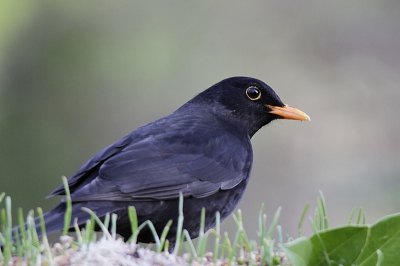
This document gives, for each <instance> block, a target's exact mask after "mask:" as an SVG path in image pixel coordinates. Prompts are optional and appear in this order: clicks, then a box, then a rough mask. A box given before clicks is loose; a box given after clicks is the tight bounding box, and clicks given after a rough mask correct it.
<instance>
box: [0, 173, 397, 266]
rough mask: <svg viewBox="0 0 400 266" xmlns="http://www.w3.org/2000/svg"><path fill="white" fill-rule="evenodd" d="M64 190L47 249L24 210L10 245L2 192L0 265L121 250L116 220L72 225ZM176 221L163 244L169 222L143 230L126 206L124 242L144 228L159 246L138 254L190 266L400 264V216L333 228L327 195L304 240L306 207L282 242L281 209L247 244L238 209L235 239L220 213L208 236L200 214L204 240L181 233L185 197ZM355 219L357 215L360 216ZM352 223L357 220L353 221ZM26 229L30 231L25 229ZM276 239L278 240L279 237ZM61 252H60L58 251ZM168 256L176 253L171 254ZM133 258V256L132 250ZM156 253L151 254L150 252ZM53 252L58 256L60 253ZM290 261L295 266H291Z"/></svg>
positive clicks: (262, 217) (264, 220) (42, 227)
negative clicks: (56, 230)
mask: <svg viewBox="0 0 400 266" xmlns="http://www.w3.org/2000/svg"><path fill="white" fill-rule="evenodd" d="M63 182H64V185H65V187H66V195H67V196H66V200H67V206H68V207H67V211H66V213H65V227H64V230H63V236H64V238H61V244H56V245H54V246H53V247H51V246H50V245H49V242H48V240H47V236H46V233H45V232H46V228H45V224H44V219H43V212H42V210H41V209H40V208H38V209H37V216H39V217H40V219H39V220H40V230H41V232H43V234H42V235H43V236H42V238H41V239H39V238H38V233H37V232H36V229H35V228H36V227H35V224H34V218H33V217H34V215H33V211H30V212H29V213H28V215H27V217H26V218H24V216H23V212H22V210H21V209H19V212H18V224H19V226H20V227H21V231H20V235H19V236H17V237H16V240H15V242H13V240H12V217H11V209H12V207H11V199H10V197H8V196H6V195H5V193H2V194H0V204H1V205H3V204H4V207H3V208H2V209H1V210H0V230H1V233H0V242H1V243H3V248H2V251H1V252H0V266H2V265H6V264H7V263H6V262H10V261H11V260H13V261H14V262H16V261H17V262H25V263H26V264H27V265H55V264H56V261H57V260H59V257H57V254H58V255H59V254H61V255H64V256H66V255H68V254H70V252H69V251H71V250H72V251H79V250H89V247H92V246H95V245H96V244H97V243H99V242H96V241H100V242H101V241H104V240H105V241H109V242H110V243H111V245H114V244H117V241H120V240H117V238H118V236H117V233H116V232H117V225H116V224H117V218H118V217H117V215H115V214H111V215H110V214H107V215H106V217H105V218H104V220H103V221H101V220H100V219H99V218H98V217H97V216H96V215H95V213H93V212H92V211H91V210H89V209H86V208H85V209H84V210H85V211H87V212H88V213H89V214H90V215H91V219H90V220H88V221H87V223H86V226H85V227H84V228H82V229H80V228H79V227H78V225H77V222H76V221H72V220H71V198H70V195H69V191H68V187H67V182H66V179H65V178H64V179H63ZM179 200H180V202H179V217H178V224H177V228H178V230H177V235H176V239H177V241H176V242H175V243H174V244H173V246H172V244H171V243H169V242H168V240H167V239H166V236H167V234H168V231H169V229H170V226H171V225H172V221H169V222H168V223H167V225H166V226H165V228H164V230H163V232H162V233H161V235H158V234H157V233H156V230H155V228H154V226H153V224H152V223H151V222H150V221H146V222H145V223H143V224H138V219H137V213H136V210H135V208H134V207H133V206H132V207H129V208H128V214H129V220H130V223H131V228H132V232H133V234H132V236H131V237H130V239H129V240H128V241H127V243H128V244H129V245H134V247H135V250H137V249H136V247H137V246H135V243H136V241H137V239H138V235H139V233H140V231H141V230H142V229H143V228H144V227H148V228H150V230H151V231H152V233H153V236H154V244H152V245H143V244H140V248H145V249H150V248H153V250H154V251H155V252H156V253H154V252H153V253H154V254H164V255H165V256H167V254H168V256H175V257H174V258H178V257H182V256H183V257H184V260H185V261H186V262H188V263H189V264H192V263H194V262H196V263H198V264H201V263H203V262H204V261H207V262H213V263H214V265H222V264H224V265H268V266H273V265H275V266H277V265H296V266H302V265H305V266H308V265H372V266H375V265H376V266H384V265H395V264H396V263H397V262H398V261H400V254H399V253H398V250H399V249H400V238H399V237H398V236H399V235H400V214H393V215H389V216H387V217H384V218H382V219H381V220H379V221H378V222H376V223H375V224H373V225H371V226H370V225H366V224H365V220H366V218H365V212H364V211H363V209H362V208H359V209H358V213H357V208H353V210H352V211H351V213H350V217H349V218H348V219H347V224H346V225H344V226H342V227H337V228H329V224H328V212H327V207H326V203H325V199H324V196H323V194H322V192H320V196H319V198H317V207H316V209H315V211H314V215H313V217H309V219H308V220H309V222H310V224H311V227H312V228H313V230H314V234H313V235H312V236H311V237H304V236H302V227H303V224H304V221H305V220H306V217H307V212H308V209H309V204H308V203H307V204H306V206H305V208H304V211H303V213H302V215H301V218H300V221H299V225H298V234H299V237H298V238H296V239H293V238H289V240H288V242H286V243H283V237H282V229H281V227H280V226H279V225H278V219H279V215H280V212H281V208H278V210H277V211H276V213H275V215H274V217H273V218H272V220H271V221H267V216H266V215H265V213H264V205H261V208H260V212H259V216H258V238H257V239H255V240H254V239H249V237H248V235H247V232H246V230H245V226H244V224H243V219H242V217H243V214H242V211H241V210H238V211H237V213H236V214H232V217H233V219H234V221H235V224H236V233H235V234H234V235H233V237H230V236H229V235H228V233H226V232H224V233H223V232H221V228H220V215H219V213H216V226H215V228H213V229H210V230H208V231H204V224H205V210H204V209H203V210H202V213H201V216H200V217H199V219H200V221H201V226H200V232H199V237H198V238H197V241H195V242H194V241H192V239H191V238H190V236H189V233H188V231H186V230H185V229H183V220H184V216H183V200H184V199H183V196H182V195H180V199H179ZM356 214H357V215H356ZM353 220H355V222H353ZM25 223H26V224H27V226H26V227H25V226H24V224H25ZM71 223H72V224H73V227H74V228H75V233H76V238H75V239H74V240H71V238H70V237H66V236H67V235H68V233H69V228H70V225H71ZM95 225H97V227H98V228H100V230H101V233H100V239H98V235H97V234H96V233H95V232H94V228H95ZM274 236H276V237H274ZM55 250H56V251H55ZM167 251H169V252H170V253H171V255H169V253H168V252H167ZM135 252H136V251H135ZM153 253H152V254H153ZM55 254H56V255H55ZM290 263H292V264H290ZM393 263H394V264H393Z"/></svg>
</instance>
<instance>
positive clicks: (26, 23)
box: [0, 0, 400, 237]
mask: <svg viewBox="0 0 400 266" xmlns="http://www.w3.org/2000/svg"><path fill="white" fill-rule="evenodd" d="M399 29H400V2H399V1H396V0H392V1H389V0H388V1H385V0H384V1H364V0H356V1H345V0H339V1H310V0H305V1H229V2H226V1H105V0H103V1H77V0H71V1H50V0H49V1H47V0H41V1H39V0H36V1H11V0H1V1H0V192H1V191H4V192H6V193H7V195H10V196H11V197H12V200H13V207H14V210H15V211H16V210H17V207H23V209H24V210H25V211H27V210H29V209H32V208H36V207H38V206H41V207H42V208H43V209H44V210H49V209H50V208H51V207H52V206H54V205H55V204H56V203H57V202H58V201H59V198H55V199H54V198H52V199H48V200H45V197H46V196H47V195H48V194H49V193H50V192H51V191H52V190H53V189H54V188H55V187H57V186H58V185H60V184H61V179H60V177H61V176H62V175H65V176H67V177H70V176H71V175H73V174H74V173H75V171H76V170H77V169H78V168H79V167H80V166H81V165H82V164H83V163H84V162H86V160H88V159H89V158H91V157H92V156H93V155H95V154H96V153H97V152H99V151H100V150H101V149H102V148H104V147H105V146H107V145H109V144H111V143H113V142H115V141H117V140H118V139H119V138H121V137H122V136H124V135H126V134H128V133H129V132H130V131H132V130H133V129H135V128H137V127H139V126H141V125H143V124H145V123H147V122H150V121H153V120H155V119H157V118H160V117H162V116H164V115H167V114H169V113H171V112H173V111H174V110H175V109H177V108H178V107H179V106H180V105H182V104H183V103H185V102H186V101H187V100H189V99H190V98H192V97H193V96H194V95H196V94H197V93H199V92H201V91H202V90H204V89H206V88H208V87H209V86H211V85H213V84H214V83H216V82H218V81H220V80H222V79H224V78H227V77H231V76H237V75H240V76H252V77H256V78H259V79H262V80H264V81H265V82H267V83H268V84H269V85H270V86H272V87H273V88H274V89H275V90H276V91H277V92H278V94H279V95H280V97H281V99H282V100H283V101H284V102H285V103H287V104H289V105H292V106H295V107H297V108H299V109H301V110H303V111H305V112H306V113H308V114H309V115H310V116H311V118H312V121H311V122H307V123H301V122H297V121H278V122H274V123H272V125H269V126H267V127H266V128H264V129H263V130H261V131H259V132H258V133H257V134H256V135H255V137H254V138H253V141H252V142H253V148H254V158H255V160H254V169H253V172H252V177H251V181H250V184H249V186H248V189H247V191H246V193H245V195H244V197H243V200H242V201H241V203H240V205H239V207H240V208H241V209H242V210H243V212H244V216H245V217H244V222H245V226H246V228H247V231H248V234H249V235H250V236H251V237H255V236H256V230H257V217H258V212H259V209H260V206H261V203H263V202H264V203H265V210H266V213H267V215H268V217H269V221H271V219H272V216H273V214H274V213H275V211H276V209H277V208H278V207H279V206H282V207H283V211H282V213H281V217H280V220H279V224H280V225H282V227H283V232H284V233H285V234H288V235H291V236H296V235H297V224H298V221H299V219H300V216H301V212H302V210H303V208H304V206H305V204H306V202H310V203H311V208H310V211H309V215H313V211H314V208H315V206H316V204H315V202H316V200H315V199H316V197H317V196H318V191H319V190H322V191H323V193H324V195H325V198H326V201H327V203H328V216H329V219H330V225H331V226H337V225H342V224H344V223H346V222H347V218H348V216H349V214H350V212H351V210H352V208H353V207H354V206H362V207H363V208H364V210H365V211H366V213H367V222H369V223H373V222H375V221H376V220H378V219H379V218H381V217H383V216H384V215H388V214H391V213H394V212H399V211H400V196H399V191H400V118H399V114H400V104H399V101H400V88H399V86H400V31H399ZM309 228H310V226H309V225H308V222H306V223H305V226H304V231H305V233H306V234H307V233H308V234H309V233H310V232H311V230H310V229H309ZM223 230H227V231H228V232H230V234H231V235H232V234H233V230H234V222H233V219H232V218H228V219H227V220H226V221H225V222H224V223H223Z"/></svg>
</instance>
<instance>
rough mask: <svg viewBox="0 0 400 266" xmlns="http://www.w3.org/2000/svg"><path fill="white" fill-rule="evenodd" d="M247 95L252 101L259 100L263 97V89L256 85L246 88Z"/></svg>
mask: <svg viewBox="0 0 400 266" xmlns="http://www.w3.org/2000/svg"><path fill="white" fill-rule="evenodd" d="M246 96H247V98H249V99H250V100H252V101H257V100H258V99H260V98H261V90H260V89H259V88H257V87H255V86H251V87H248V88H247V89H246Z"/></svg>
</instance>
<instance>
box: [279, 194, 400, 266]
mask: <svg viewBox="0 0 400 266" xmlns="http://www.w3.org/2000/svg"><path fill="white" fill-rule="evenodd" d="M320 194H321V199H318V200H317V202H318V208H317V210H316V215H315V221H316V222H314V221H313V220H311V224H312V226H313V228H314V231H315V233H314V235H313V236H311V237H300V238H298V239H296V240H294V241H291V242H289V243H286V244H283V245H281V248H282V249H283V250H284V251H285V253H286V255H287V257H288V259H289V261H290V262H291V263H292V264H293V265H296V266H302V265H305V266H307V265H317V266H323V265H343V266H346V265H363V266H369V265H371V266H375V265H379V266H383V265H397V264H398V263H399V261H400V252H399V250H400V213H399V214H393V215H390V216H386V217H384V218H382V219H381V220H379V221H378V222H376V223H375V224H373V225H365V215H364V213H363V211H362V209H361V208H360V210H359V212H358V216H357V221H356V224H355V225H351V224H350V223H351V220H352V218H353V216H354V213H355V209H353V211H352V212H351V215H350V218H349V220H348V224H347V225H346V226H342V227H337V228H333V229H328V224H327V214H326V213H327V212H326V204H325V201H324V199H323V195H322V193H321V192H320ZM303 216H304V214H303ZM361 220H362V221H363V224H360V223H361Z"/></svg>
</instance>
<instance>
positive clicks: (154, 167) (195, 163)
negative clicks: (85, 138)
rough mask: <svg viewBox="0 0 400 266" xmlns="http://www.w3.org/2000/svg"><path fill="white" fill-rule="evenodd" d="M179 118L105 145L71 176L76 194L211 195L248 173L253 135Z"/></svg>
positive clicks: (117, 197) (129, 197)
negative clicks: (171, 124)
mask: <svg viewBox="0 0 400 266" xmlns="http://www.w3.org/2000/svg"><path fill="white" fill-rule="evenodd" d="M177 124H178V125H177ZM177 124H175V125H174V127H173V128H172V129H171V128H170V130H166V129H164V131H163V132H160V131H158V132H154V131H148V130H147V132H146V136H147V137H139V138H138V137H135V136H136V135H137V134H140V130H137V131H134V132H133V133H132V135H131V137H130V138H124V139H122V140H121V141H119V142H117V143H116V144H115V145H113V146H110V147H108V148H107V149H105V150H103V151H102V152H101V153H100V155H97V156H95V157H94V158H93V159H92V160H90V161H89V162H88V163H87V164H86V165H85V166H83V167H82V169H81V170H80V171H79V172H78V173H77V174H76V175H75V176H74V177H73V178H71V179H70V181H69V184H70V186H72V187H73V188H75V187H76V189H73V190H72V193H71V197H72V200H73V201H87V200H112V201H134V200H151V199H157V200H165V199H173V198H177V197H179V192H182V193H183V195H184V196H185V197H188V196H193V197H206V196H208V195H211V194H213V193H215V192H217V191H218V190H220V189H222V190H226V189H231V188H233V187H235V186H236V185H238V184H239V183H240V182H242V181H243V180H245V179H247V178H248V177H249V175H250V171H251V165H252V149H251V144H250V139H249V137H248V136H245V135H239V136H238V135H237V134H236V135H235V134H229V133H228V132H227V131H224V130H220V131H217V130H215V129H210V127H209V125H204V126H199V125H196V128H195V129H194V128H193V127H192V128H190V125H188V124H185V123H182V121H179V122H177ZM179 124H180V125H179ZM149 133H150V134H149ZM151 133H154V134H151ZM227 155H228V156H227ZM82 180H83V181H82ZM78 186H79V187H78ZM55 193H57V194H61V193H60V192H59V190H56V191H55V192H53V193H52V195H54V194H55Z"/></svg>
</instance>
